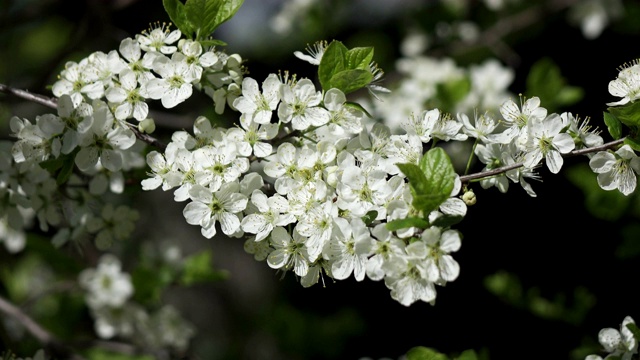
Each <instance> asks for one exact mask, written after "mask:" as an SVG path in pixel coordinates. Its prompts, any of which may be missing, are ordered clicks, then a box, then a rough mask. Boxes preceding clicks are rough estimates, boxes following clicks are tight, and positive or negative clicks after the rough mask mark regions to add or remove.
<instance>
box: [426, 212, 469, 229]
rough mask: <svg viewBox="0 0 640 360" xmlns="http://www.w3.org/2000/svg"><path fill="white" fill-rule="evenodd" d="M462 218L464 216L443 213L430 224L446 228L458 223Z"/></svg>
mask: <svg viewBox="0 0 640 360" xmlns="http://www.w3.org/2000/svg"><path fill="white" fill-rule="evenodd" d="M462 219H464V216H460V215H447V214H444V215H442V216H440V217H438V218H437V219H436V220H434V221H433V223H431V225H433V226H438V227H441V228H446V227H450V226H453V225H455V224H457V223H459V222H460V221H462Z"/></svg>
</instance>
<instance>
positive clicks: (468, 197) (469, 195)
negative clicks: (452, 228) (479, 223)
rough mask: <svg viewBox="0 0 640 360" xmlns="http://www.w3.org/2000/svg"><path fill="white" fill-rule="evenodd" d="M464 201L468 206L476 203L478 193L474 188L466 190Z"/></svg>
mask: <svg viewBox="0 0 640 360" xmlns="http://www.w3.org/2000/svg"><path fill="white" fill-rule="evenodd" d="M462 201H464V203H465V204H467V206H471V205H474V204H475V203H476V194H475V193H474V192H473V190H469V191H465V193H464V194H462Z"/></svg>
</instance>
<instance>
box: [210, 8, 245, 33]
mask: <svg viewBox="0 0 640 360" xmlns="http://www.w3.org/2000/svg"><path fill="white" fill-rule="evenodd" d="M242 3H244V0H223V1H222V4H221V5H220V7H219V8H218V12H217V13H216V17H215V19H214V23H215V25H214V26H213V28H212V29H211V30H210V31H209V34H211V33H212V32H213V31H214V30H215V29H217V28H218V26H220V25H222V23H224V22H225V21H227V20H229V19H231V18H232V17H233V15H235V14H236V13H237V12H238V10H240V7H241V6H242Z"/></svg>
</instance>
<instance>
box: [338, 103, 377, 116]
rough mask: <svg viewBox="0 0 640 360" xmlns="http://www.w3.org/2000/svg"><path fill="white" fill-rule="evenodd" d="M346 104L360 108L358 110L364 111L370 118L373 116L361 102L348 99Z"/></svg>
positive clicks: (356, 108) (353, 107)
mask: <svg viewBox="0 0 640 360" xmlns="http://www.w3.org/2000/svg"><path fill="white" fill-rule="evenodd" d="M344 106H346V107H350V108H352V109H355V110H358V111H362V112H363V113H364V114H365V115H367V117H369V118H371V117H372V116H371V114H369V112H368V111H367V109H365V108H364V107H363V106H362V105H360V104H358V103H356V102H352V101H347V102H345V103H344Z"/></svg>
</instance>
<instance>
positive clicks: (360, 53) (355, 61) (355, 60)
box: [345, 47, 373, 71]
mask: <svg viewBox="0 0 640 360" xmlns="http://www.w3.org/2000/svg"><path fill="white" fill-rule="evenodd" d="M345 59H346V60H347V69H360V70H367V71H368V70H369V64H371V61H372V60H373V48H372V47H356V48H353V49H350V50H349V51H347V53H346V54H345Z"/></svg>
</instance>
